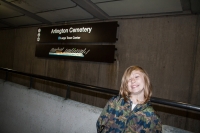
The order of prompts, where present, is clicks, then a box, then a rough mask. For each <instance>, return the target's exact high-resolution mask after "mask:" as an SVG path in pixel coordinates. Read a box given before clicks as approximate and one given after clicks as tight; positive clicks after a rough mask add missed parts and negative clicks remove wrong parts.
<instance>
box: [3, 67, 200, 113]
mask: <svg viewBox="0 0 200 133" xmlns="http://www.w3.org/2000/svg"><path fill="white" fill-rule="evenodd" d="M0 70H3V71H6V72H11V73H16V74H20V75H25V76H29V77H34V78H38V79H43V80H48V81H52V82H56V83H61V84H65V85H70V86H74V87H80V88H82V89H87V90H91V91H98V92H103V93H107V94H114V95H118V94H119V91H118V90H113V89H108V88H103V87H98V86H92V85H87V84H82V83H77V82H71V81H66V80H62V79H57V78H51V77H46V76H41V75H36V74H29V73H24V72H20V71H16V70H12V69H8V68H3V67H0ZM6 77H7V75H6ZM150 101H151V102H152V103H157V104H163V105H168V106H172V107H177V108H182V109H188V110H192V111H197V112H200V107H199V106H196V105H192V104H188V103H183V102H176V101H172V100H167V99H162V98H156V97H151V99H150Z"/></svg>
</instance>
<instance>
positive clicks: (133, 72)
mask: <svg viewBox="0 0 200 133" xmlns="http://www.w3.org/2000/svg"><path fill="white" fill-rule="evenodd" d="M135 74H140V75H141V74H143V73H142V72H141V71H139V70H133V71H132V72H131V73H130V76H131V75H135Z"/></svg>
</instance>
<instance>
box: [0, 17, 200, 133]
mask: <svg viewBox="0 0 200 133" xmlns="http://www.w3.org/2000/svg"><path fill="white" fill-rule="evenodd" d="M117 21H118V23H119V27H118V31H117V38H118V41H117V42H116V43H114V44H113V45H115V46H116V48H117V51H116V55H115V57H116V59H117V60H116V61H115V62H114V63H110V64H109V63H97V62H95V63H94V62H85V61H73V60H56V59H44V58H36V57H35V47H36V44H37V42H36V34H37V27H31V28H20V29H13V30H1V31H0V48H1V49H0V58H1V59H0V66H1V67H8V68H11V69H15V70H19V71H22V72H27V73H33V74H39V75H44V76H49V77H54V78H58V79H64V80H69V81H74V82H79V83H84V84H89V85H95V86H100V87H105V88H110V89H116V90H118V89H119V86H120V82H121V77H122V74H123V72H124V70H125V69H126V68H127V67H128V66H130V65H140V66H142V67H143V68H145V69H146V70H147V72H148V73H149V76H150V79H151V81H152V84H153V87H154V90H153V96H154V97H159V98H164V99H169V100H175V101H182V102H186V103H191V104H195V105H199V106H200V103H199V100H200V97H199V95H200V86H199V80H200V73H199V72H200V67H199V66H200V60H199V58H200V41H199V40H200V37H199V30H200V28H199V25H200V19H199V16H198V15H183V16H163V17H154V18H137V19H123V20H117ZM91 45H93V43H92V44H91ZM102 45H104V44H103V43H102ZM0 78H5V74H4V72H0ZM8 78H9V80H10V81H12V82H15V83H18V84H22V85H25V86H29V78H27V77H24V76H19V75H15V74H12V76H9V77H8ZM33 87H34V88H35V89H38V90H41V91H44V92H48V93H52V94H55V95H59V96H62V97H65V95H66V86H64V85H60V84H54V83H51V82H46V81H42V80H38V79H35V80H34V83H33ZM110 97H111V96H109V95H104V94H100V93H96V92H89V91H83V90H81V89H80V88H72V94H71V99H73V100H76V101H79V102H83V103H87V104H90V105H94V106H97V107H104V106H105V104H106V102H107V100H108V99H109V98H110ZM155 108H156V110H157V111H158V113H159V114H160V116H161V118H162V121H163V123H164V124H166V125H171V126H174V127H178V128H182V129H186V130H190V131H193V132H200V126H198V125H200V114H197V113H191V112H188V111H184V110H177V109H173V108H170V107H163V106H156V107H155Z"/></svg>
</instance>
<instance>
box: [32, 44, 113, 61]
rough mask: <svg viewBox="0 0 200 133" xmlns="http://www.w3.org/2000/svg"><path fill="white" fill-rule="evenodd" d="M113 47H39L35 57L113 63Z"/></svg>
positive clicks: (39, 45)
mask: <svg viewBox="0 0 200 133" xmlns="http://www.w3.org/2000/svg"><path fill="white" fill-rule="evenodd" d="M114 53H115V46H114V45H41V44H38V45H37V46H36V52H35V56H37V57H45V58H46V57H47V58H60V59H72V60H84V61H96V62H107V63H113V62H114V60H115V59H114Z"/></svg>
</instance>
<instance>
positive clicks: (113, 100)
mask: <svg viewBox="0 0 200 133" xmlns="http://www.w3.org/2000/svg"><path fill="white" fill-rule="evenodd" d="M122 101H123V98H122V97H120V96H118V95H117V96H113V97H111V98H110V99H109V100H108V103H114V104H116V103H121V102H122Z"/></svg>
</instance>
